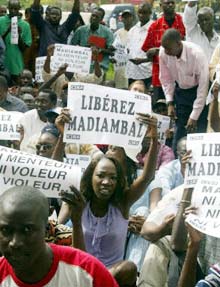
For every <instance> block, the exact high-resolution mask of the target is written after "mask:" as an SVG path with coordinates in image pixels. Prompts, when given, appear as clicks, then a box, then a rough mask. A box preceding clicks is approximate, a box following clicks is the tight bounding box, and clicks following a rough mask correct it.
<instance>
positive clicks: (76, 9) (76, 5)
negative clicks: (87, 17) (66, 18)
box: [72, 0, 80, 13]
mask: <svg viewBox="0 0 220 287" xmlns="http://www.w3.org/2000/svg"><path fill="white" fill-rule="evenodd" d="M74 12H75V13H79V12H80V2H79V0H74V3H73V8H72V13H74Z"/></svg>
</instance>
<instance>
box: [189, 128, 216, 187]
mask: <svg viewBox="0 0 220 287" xmlns="http://www.w3.org/2000/svg"><path fill="white" fill-rule="evenodd" d="M187 150H191V151H192V159H191V160H190V163H189V164H187V166H186V171H185V182H184V183H185V185H186V187H194V186H195V184H196V182H197V180H198V178H200V177H206V178H207V177H213V176H215V177H218V176H220V133H205V134H189V135H188V136H187Z"/></svg>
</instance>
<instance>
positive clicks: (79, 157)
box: [64, 154, 91, 174]
mask: <svg viewBox="0 0 220 287" xmlns="http://www.w3.org/2000/svg"><path fill="white" fill-rule="evenodd" d="M64 162H66V163H68V164H73V165H76V166H78V167H80V169H81V173H82V174H83V172H84V171H85V169H86V168H87V166H88V165H89V164H90V162H91V156H89V155H83V154H66V158H65V160H64Z"/></svg>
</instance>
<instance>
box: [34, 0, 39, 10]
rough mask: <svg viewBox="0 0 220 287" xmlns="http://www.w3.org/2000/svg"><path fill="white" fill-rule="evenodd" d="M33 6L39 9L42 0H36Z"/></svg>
mask: <svg viewBox="0 0 220 287" xmlns="http://www.w3.org/2000/svg"><path fill="white" fill-rule="evenodd" d="M32 7H33V8H34V9H39V8H40V0H34V1H33V4H32Z"/></svg>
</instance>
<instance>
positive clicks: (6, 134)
mask: <svg viewBox="0 0 220 287" xmlns="http://www.w3.org/2000/svg"><path fill="white" fill-rule="evenodd" d="M23 116H24V115H23V113H19V112H7V111H5V112H3V111H2V112H0V139H1V140H20V133H19V132H18V128H19V127H20V124H19V122H20V120H21V118H22V117H23Z"/></svg>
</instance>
